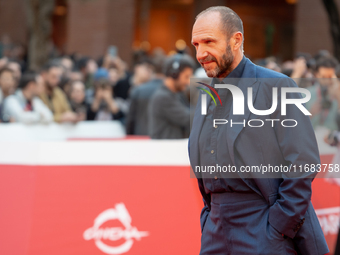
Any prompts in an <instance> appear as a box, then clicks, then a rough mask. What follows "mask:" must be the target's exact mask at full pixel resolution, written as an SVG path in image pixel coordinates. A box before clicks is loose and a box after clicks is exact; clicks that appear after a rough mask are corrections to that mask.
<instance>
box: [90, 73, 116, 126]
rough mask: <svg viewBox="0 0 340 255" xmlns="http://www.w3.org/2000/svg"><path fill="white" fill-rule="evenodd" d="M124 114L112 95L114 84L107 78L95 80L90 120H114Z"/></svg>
mask: <svg viewBox="0 0 340 255" xmlns="http://www.w3.org/2000/svg"><path fill="white" fill-rule="evenodd" d="M121 116H122V112H121V111H120V109H119V107H118V105H117V104H116V102H115V100H114V98H113V97H112V86H111V84H110V81H109V80H108V79H106V78H101V79H99V80H97V81H95V82H94V97H93V101H92V104H91V107H90V109H89V113H88V120H114V119H119V118H120V117H121Z"/></svg>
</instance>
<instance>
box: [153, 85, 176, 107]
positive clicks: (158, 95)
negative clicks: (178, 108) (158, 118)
mask: <svg viewBox="0 0 340 255" xmlns="http://www.w3.org/2000/svg"><path fill="white" fill-rule="evenodd" d="M173 95H174V94H173V93H172V92H171V91H169V90H168V89H167V88H166V87H165V86H159V87H158V88H156V89H155V92H154V93H153V94H152V96H151V99H150V100H151V101H153V102H157V103H162V102H164V101H167V100H174V96H173Z"/></svg>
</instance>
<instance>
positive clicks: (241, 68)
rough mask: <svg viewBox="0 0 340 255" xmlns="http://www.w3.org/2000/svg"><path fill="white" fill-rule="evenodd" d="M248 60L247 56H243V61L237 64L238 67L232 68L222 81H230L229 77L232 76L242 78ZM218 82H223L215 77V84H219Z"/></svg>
mask: <svg viewBox="0 0 340 255" xmlns="http://www.w3.org/2000/svg"><path fill="white" fill-rule="evenodd" d="M246 62H247V59H246V57H245V56H243V58H242V60H241V62H240V63H239V64H238V65H237V67H236V68H235V69H234V70H232V71H231V72H230V74H229V75H228V76H227V77H225V78H223V80H222V82H223V83H228V79H230V78H234V79H235V78H241V77H242V74H243V71H244V67H245V65H246ZM218 83H221V81H220V80H219V79H218V78H213V84H218Z"/></svg>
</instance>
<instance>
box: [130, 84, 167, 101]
mask: <svg viewBox="0 0 340 255" xmlns="http://www.w3.org/2000/svg"><path fill="white" fill-rule="evenodd" d="M161 85H162V83H161V82H157V81H154V80H151V81H148V82H146V83H144V84H141V85H140V86H138V87H136V88H134V89H133V90H132V91H131V97H132V98H139V97H144V96H151V94H153V93H154V92H155V91H156V90H157V89H158V88H159V87H160V86H161Z"/></svg>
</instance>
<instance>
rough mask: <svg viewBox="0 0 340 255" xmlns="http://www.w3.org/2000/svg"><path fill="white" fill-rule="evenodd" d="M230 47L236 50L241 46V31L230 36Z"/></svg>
mask: <svg viewBox="0 0 340 255" xmlns="http://www.w3.org/2000/svg"><path fill="white" fill-rule="evenodd" d="M231 43H232V44H231V48H232V49H233V50H234V51H236V50H238V49H240V48H241V45H242V43H243V34H242V33H241V32H236V33H235V34H234V35H233V36H232V38H231Z"/></svg>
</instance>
